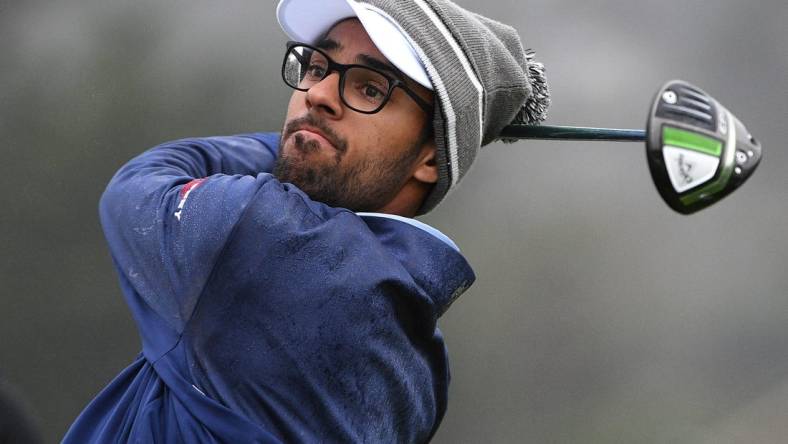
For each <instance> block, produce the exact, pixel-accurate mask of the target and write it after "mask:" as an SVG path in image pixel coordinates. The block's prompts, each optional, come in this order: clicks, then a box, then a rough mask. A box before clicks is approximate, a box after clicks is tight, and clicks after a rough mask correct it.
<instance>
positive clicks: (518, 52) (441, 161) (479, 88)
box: [277, 0, 550, 214]
mask: <svg viewBox="0 0 788 444" xmlns="http://www.w3.org/2000/svg"><path fill="white" fill-rule="evenodd" d="M277 15H278V18H279V23H280V24H281V25H282V28H283V29H284V31H285V32H286V33H287V34H288V35H289V36H290V37H291V38H293V39H296V40H300V41H302V42H304V43H314V42H315V41H316V40H317V39H318V38H320V37H322V36H323V35H324V34H325V33H326V32H327V31H328V30H329V29H330V28H331V27H332V26H333V25H334V24H335V23H337V22H339V21H340V20H342V19H345V18H349V17H358V18H359V21H361V23H362V25H363V26H364V29H365V30H366V31H367V34H369V36H370V38H371V39H372V41H373V42H374V43H375V45H376V46H377V47H378V49H380V52H381V53H383V55H384V56H386V58H388V59H389V61H390V62H391V63H393V64H394V65H395V66H397V68H399V69H400V70H402V71H403V72H404V73H405V74H406V75H408V76H410V77H411V78H413V79H414V80H416V81H418V82H419V83H421V84H423V85H425V86H428V87H430V89H432V90H433V91H434V93H435V104H436V106H435V114H434V116H433V117H434V119H433V130H434V137H435V146H436V153H435V156H436V166H437V168H438V182H437V183H436V184H435V186H434V187H433V188H432V190H431V191H430V193H429V195H427V197H426V199H425V201H424V203H423V204H422V206H421V208H420V209H419V211H418V214H425V213H427V212H429V211H431V210H432V209H433V208H435V206H436V205H438V204H439V203H440V202H441V201H442V200H443V198H444V197H446V195H447V194H448V193H449V192H450V191H452V190H454V189H456V186H457V184H458V183H459V182H460V180H461V179H462V178H463V177H464V176H465V174H466V173H467V172H468V170H469V169H470V167H471V165H472V164H473V162H474V161H475V160H476V156H477V154H478V152H479V149H480V148H481V147H482V146H484V145H487V144H489V143H491V142H493V141H495V140H499V139H500V133H501V130H502V129H503V128H504V127H506V126H507V125H509V124H510V123H528V124H536V123H539V122H541V121H542V120H544V119H545V117H546V116H547V107H548V106H549V104H550V92H549V88H548V87H547V80H546V78H545V75H544V65H542V64H541V63H538V62H537V61H536V60H534V53H533V51H525V50H524V49H523V46H522V42H521V41H520V37H519V35H518V34H517V31H516V30H515V29H514V28H512V27H511V26H508V25H505V24H503V23H499V22H497V21H495V20H492V19H489V18H487V17H484V16H481V15H479V14H476V13H473V12H470V11H467V10H465V9H463V8H461V7H460V6H457V5H456V4H454V3H453V2H451V1H449V0H281V1H280V3H279V7H278V8H277Z"/></svg>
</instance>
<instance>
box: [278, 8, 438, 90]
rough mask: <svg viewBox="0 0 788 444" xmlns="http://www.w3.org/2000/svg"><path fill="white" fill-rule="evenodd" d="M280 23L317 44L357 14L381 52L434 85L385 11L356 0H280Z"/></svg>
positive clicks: (414, 76) (294, 34)
mask: <svg viewBox="0 0 788 444" xmlns="http://www.w3.org/2000/svg"><path fill="white" fill-rule="evenodd" d="M276 16H277V19H278V20H279V25H280V26H282V29H283V30H284V31H285V33H286V34H287V35H288V36H289V37H290V38H291V39H293V40H296V41H299V42H303V43H307V44H314V43H316V42H317V39H319V38H320V37H322V36H323V35H324V34H325V33H326V32H327V31H328V30H329V29H331V27H332V26H334V24H336V23H337V22H339V21H341V20H343V19H346V18H350V17H357V18H358V20H359V21H360V22H361V24H362V25H363V26H364V29H365V30H366V31H367V34H369V37H370V39H372V42H373V43H374V44H375V46H377V48H378V49H379V50H380V52H381V53H383V55H384V56H386V58H387V59H388V60H389V62H391V63H392V64H393V65H394V66H396V67H397V68H398V69H399V70H400V71H402V72H403V73H404V74H405V75H407V76H408V77H410V78H411V79H413V80H415V81H416V82H418V83H420V84H421V85H423V86H424V87H426V88H428V89H430V90H431V89H432V83H431V82H430V79H429V77H428V76H427V72H426V71H425V70H424V66H423V65H422V63H421V61H420V60H419V57H418V56H417V55H416V51H414V49H413V46H411V44H410V42H409V41H408V38H407V37H406V36H405V35H404V33H403V32H402V31H401V30H400V27H399V26H398V25H397V24H396V23H395V22H394V21H393V20H392V19H391V18H390V17H389V16H388V14H386V13H385V12H383V11H381V10H380V9H377V8H375V7H373V6H371V5H367V4H364V3H359V2H356V1H355V0H281V1H280V2H279V6H277V8H276Z"/></svg>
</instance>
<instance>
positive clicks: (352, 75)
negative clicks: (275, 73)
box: [283, 46, 390, 112]
mask: <svg viewBox="0 0 788 444" xmlns="http://www.w3.org/2000/svg"><path fill="white" fill-rule="evenodd" d="M329 65H330V62H329V60H328V59H327V58H326V56H325V55H323V54H322V53H320V52H318V51H315V50H313V49H311V48H308V47H305V46H293V47H292V48H290V51H289V52H288V54H287V57H286V58H285V66H284V69H283V72H284V77H285V81H286V82H287V84H288V85H290V86H291V87H292V88H296V89H299V90H301V91H306V90H308V89H309V88H311V87H312V86H314V85H316V84H317V83H318V82H320V81H321V80H323V79H324V78H326V77H327V76H328V75H329V74H330V71H329ZM340 76H341V79H340V93H341V96H342V99H343V100H344V102H345V104H347V105H348V106H350V107H351V108H354V109H356V110H358V111H364V112H370V111H375V110H377V109H379V108H380V107H382V106H383V104H384V103H385V101H386V99H387V96H388V93H389V89H390V83H389V80H388V79H387V78H386V77H384V76H382V75H381V74H379V73H378V72H376V71H373V70H371V69H367V68H364V67H361V66H352V67H350V68H347V70H345V72H344V73H343V72H342V71H340Z"/></svg>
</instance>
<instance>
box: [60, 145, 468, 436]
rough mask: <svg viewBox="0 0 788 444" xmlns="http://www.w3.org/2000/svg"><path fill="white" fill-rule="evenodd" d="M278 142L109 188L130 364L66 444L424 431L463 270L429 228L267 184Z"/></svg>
mask: <svg viewBox="0 0 788 444" xmlns="http://www.w3.org/2000/svg"><path fill="white" fill-rule="evenodd" d="M278 138H279V136H278V135H277V134H249V135H242V136H234V137H214V138H204V139H187V140H180V141H176V142H171V143H167V144H164V145H160V146H158V147H155V148H153V149H151V150H148V151H146V152H145V153H143V154H141V155H140V156H138V157H136V158H135V159H133V160H132V161H130V162H129V163H128V164H126V165H125V166H123V167H122V168H121V169H120V170H119V171H118V173H117V174H116V175H115V177H114V178H113V179H112V181H111V182H110V184H109V185H108V187H107V189H106V191H105V193H104V195H103V196H102V198H101V202H100V207H99V209H100V216H101V222H102V226H103V227H104V232H105V235H106V238H107V241H108V243H109V247H110V251H111V253H112V258H113V261H114V265H115V268H116V269H117V272H118V275H119V278H120V285H121V289H122V292H123V295H124V297H125V298H126V301H127V303H128V304H129V306H130V307H131V311H132V313H133V316H134V320H135V321H136V323H137V326H138V328H139V333H140V336H141V338H142V352H141V353H140V355H139V356H138V357H137V358H136V360H135V361H134V362H133V363H132V364H131V365H130V366H129V367H128V368H126V369H125V370H124V371H123V372H121V373H120V375H118V376H117V377H116V378H115V379H114V380H113V381H112V382H111V383H110V384H109V385H108V386H107V387H106V388H105V389H104V390H103V391H102V392H101V393H100V394H99V395H98V396H97V397H96V398H95V399H94V400H93V401H92V402H91V403H90V405H88V407H87V408H86V409H85V410H84V411H83V412H82V414H81V415H80V416H79V417H78V418H77V420H76V422H75V423H74V424H73V425H72V427H71V429H70V430H69V431H68V433H67V435H66V436H65V438H64V442H67V443H80V444H84V443H91V442H101V443H104V442H140V443H152V442H228V443H242V442H255V443H278V442H408V443H413V442H424V441H427V440H428V439H429V438H430V437H431V436H432V434H433V433H434V432H435V430H436V428H437V426H438V424H439V423H440V420H441V418H442V416H443V414H444V412H445V410H446V396H447V388H448V387H447V386H448V382H449V371H448V364H447V357H446V349H445V346H444V342H443V339H442V337H441V333H440V331H439V330H438V328H437V326H436V321H437V319H438V317H439V316H440V315H441V314H442V313H443V312H444V311H445V310H446V309H447V308H448V306H449V304H451V302H452V301H453V300H454V299H455V298H456V297H457V296H459V295H460V294H461V293H462V292H463V291H464V290H465V289H466V288H468V287H469V286H470V284H471V283H472V282H473V280H474V275H473V271H472V270H471V268H470V266H469V265H468V263H467V262H466V261H465V259H464V258H463V257H462V255H461V254H459V252H458V251H457V250H456V247H455V246H454V245H453V244H452V243H451V241H448V239H447V238H445V237H443V235H441V234H440V233H438V232H437V231H435V230H434V229H430V228H429V227H426V226H424V225H422V224H419V223H418V222H415V221H413V220H412V219H403V218H390V217H384V216H383V215H374V214H368V215H359V214H355V213H353V212H351V211H348V210H346V209H341V208H331V207H328V206H326V205H323V204H321V203H318V202H314V201H312V200H310V199H309V197H307V196H306V195H305V194H304V193H303V192H301V191H300V190H299V189H297V188H296V187H294V186H292V185H289V184H282V183H280V182H279V181H277V180H276V179H275V178H274V177H273V176H272V175H271V174H269V173H268V172H269V171H271V170H272V168H273V164H274V162H275V159H276V155H277V150H278V146H277V145H278Z"/></svg>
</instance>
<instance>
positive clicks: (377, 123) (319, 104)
mask: <svg viewBox="0 0 788 444" xmlns="http://www.w3.org/2000/svg"><path fill="white" fill-rule="evenodd" d="M317 46H318V47H321V49H323V50H324V51H325V52H326V53H327V54H328V55H329V56H330V57H331V58H332V59H333V60H334V61H336V62H338V63H344V64H362V65H368V63H365V62H368V61H369V60H370V58H372V59H375V60H377V61H379V62H381V63H384V64H385V65H388V66H391V68H392V69H391V70H388V71H386V72H387V74H390V75H391V76H392V77H395V78H400V79H401V80H405V81H406V83H407V85H408V87H410V88H411V89H412V90H414V91H415V92H416V93H417V94H419V96H420V97H422V98H424V99H425V100H426V101H427V103H431V102H432V93H431V92H430V91H429V90H427V89H426V88H423V87H422V86H421V85H418V84H417V83H416V82H414V81H412V80H411V79H407V78H405V77H403V76H402V75H401V74H398V71H396V68H394V67H393V65H391V63H390V62H388V60H387V59H386V58H385V57H384V56H383V54H381V53H380V51H379V50H378V49H377V48H376V47H375V45H374V44H373V43H372V41H371V40H370V38H369V36H368V35H367V33H366V31H365V30H364V28H363V26H362V25H361V23H360V22H359V21H358V20H357V19H349V20H345V21H342V22H340V23H338V24H337V25H335V26H334V27H333V28H332V29H331V31H329V33H328V34H327V35H326V37H325V39H323V40H322V42H321V43H319V44H318V45H317ZM376 68H377V66H376ZM431 119H432V116H431V115H427V113H426V112H425V111H424V110H423V109H422V108H421V107H419V106H418V105H417V104H416V102H415V101H414V100H413V99H412V98H410V97H409V96H408V95H407V94H406V93H405V92H404V91H403V90H402V89H401V88H395V89H394V91H393V93H392V95H391V98H390V99H389V101H388V102H387V103H386V105H385V106H384V107H383V109H381V110H380V111H379V112H377V113H375V114H362V113H359V112H356V111H354V110H352V109H350V108H348V107H346V106H345V105H344V104H343V103H342V100H341V98H340V95H339V74H338V73H336V72H334V73H332V74H331V75H329V76H328V77H326V78H325V79H323V80H322V81H321V82H320V83H318V84H316V85H314V86H312V87H311V88H310V89H309V91H307V92H302V91H297V90H296V91H294V93H293V96H292V97H291V99H290V104H289V106H288V109H287V118H286V120H285V126H284V129H283V131H282V141H281V145H280V155H279V159H278V161H277V165H276V168H275V170H274V175H276V176H277V178H279V180H280V181H282V182H290V183H293V184H294V185H296V186H298V187H299V188H300V189H301V190H302V191H304V192H305V193H307V194H308V195H309V196H310V197H311V198H312V199H314V200H317V201H319V202H323V203H325V204H328V205H331V206H336V207H344V208H348V209H351V210H353V211H377V210H380V209H381V208H383V207H384V206H385V205H386V204H387V203H389V202H390V201H391V200H392V199H393V198H394V197H395V196H396V195H397V193H398V192H399V191H400V190H401V189H402V188H403V186H404V185H405V184H406V183H407V182H408V181H409V180H412V178H413V176H414V171H415V169H416V168H417V167H418V163H419V159H420V158H423V156H422V154H423V153H424V152H425V150H434V142H433V141H432V135H431V131H429V121H430V120H431Z"/></svg>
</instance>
